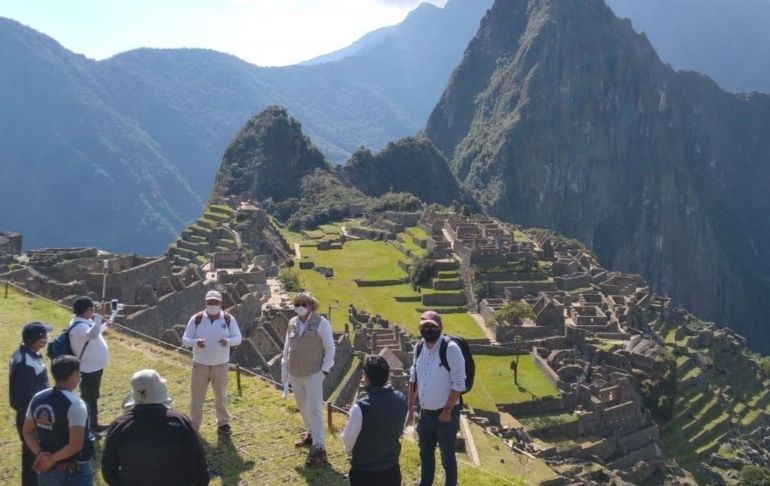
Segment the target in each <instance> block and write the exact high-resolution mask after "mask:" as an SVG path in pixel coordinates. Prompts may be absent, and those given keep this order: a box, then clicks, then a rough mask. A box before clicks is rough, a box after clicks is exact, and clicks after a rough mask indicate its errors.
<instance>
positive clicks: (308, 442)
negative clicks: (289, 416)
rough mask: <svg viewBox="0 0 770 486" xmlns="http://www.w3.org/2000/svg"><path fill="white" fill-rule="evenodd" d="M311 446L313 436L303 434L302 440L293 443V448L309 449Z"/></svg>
mask: <svg viewBox="0 0 770 486" xmlns="http://www.w3.org/2000/svg"><path fill="white" fill-rule="evenodd" d="M311 445H313V436H311V435H310V434H305V436H304V437H303V438H301V439H300V440H298V441H297V442H295V443H294V447H310V446H311Z"/></svg>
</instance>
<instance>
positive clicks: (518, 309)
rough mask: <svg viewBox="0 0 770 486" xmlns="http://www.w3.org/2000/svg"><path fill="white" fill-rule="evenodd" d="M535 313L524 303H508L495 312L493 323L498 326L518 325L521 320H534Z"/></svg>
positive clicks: (518, 301)
mask: <svg viewBox="0 0 770 486" xmlns="http://www.w3.org/2000/svg"><path fill="white" fill-rule="evenodd" d="M534 318H535V312H534V311H533V310H532V307H530V306H529V304H527V303H526V302H522V301H520V300H517V301H516V302H508V303H507V304H505V305H504V306H503V307H501V308H500V309H499V310H498V311H497V312H495V316H494V321H495V322H496V323H498V324H513V325H520V324H521V321H522V320H523V319H534Z"/></svg>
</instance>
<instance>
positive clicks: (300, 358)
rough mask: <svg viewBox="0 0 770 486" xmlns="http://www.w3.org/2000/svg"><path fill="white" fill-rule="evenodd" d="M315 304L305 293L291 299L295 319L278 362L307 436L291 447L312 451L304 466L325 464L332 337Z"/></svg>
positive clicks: (328, 325)
mask: <svg viewBox="0 0 770 486" xmlns="http://www.w3.org/2000/svg"><path fill="white" fill-rule="evenodd" d="M317 310H318V301H317V300H316V299H315V297H313V296H312V295H310V294H309V293H307V292H301V293H298V294H297V295H296V296H294V311H295V312H296V313H297V315H296V316H294V317H292V318H291V320H290V321H289V328H288V329H287V331H286V340H285V342H284V346H283V357H282V359H281V381H282V382H283V383H291V387H292V390H294V398H295V399H296V401H297V407H298V408H299V411H300V414H301V415H302V421H303V422H304V424H305V428H306V429H307V433H306V434H305V436H304V437H303V438H302V439H300V440H299V441H297V442H296V443H295V444H294V445H295V446H297V447H310V446H311V445H312V447H311V449H310V452H309V454H308V457H307V461H306V462H305V464H306V465H307V466H308V467H315V466H320V465H323V464H326V463H327V462H328V461H327V458H326V449H325V448H324V441H325V439H326V437H325V436H324V420H323V408H322V407H323V383H324V378H326V375H328V374H329V371H330V370H331V369H332V366H334V335H333V334H332V327H331V324H329V321H327V320H326V319H324V318H323V317H321V316H319V315H317V314H316V311H317Z"/></svg>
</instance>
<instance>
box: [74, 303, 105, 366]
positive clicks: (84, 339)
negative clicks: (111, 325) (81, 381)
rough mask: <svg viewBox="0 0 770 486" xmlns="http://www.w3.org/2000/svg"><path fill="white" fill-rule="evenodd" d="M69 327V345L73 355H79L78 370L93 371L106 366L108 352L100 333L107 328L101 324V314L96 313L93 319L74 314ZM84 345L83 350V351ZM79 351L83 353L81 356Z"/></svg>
mask: <svg viewBox="0 0 770 486" xmlns="http://www.w3.org/2000/svg"><path fill="white" fill-rule="evenodd" d="M73 326H74V327H73ZM69 327H70V347H71V348H72V352H73V353H75V356H78V357H80V371H81V372H83V373H93V372H95V371H99V370H103V369H104V368H106V367H107V363H109V361H110V352H109V348H108V347H107V341H105V340H104V336H103V335H102V333H103V332H104V331H106V330H107V325H106V324H102V316H101V315H100V314H96V316H95V317H94V320H93V321H91V320H89V319H86V318H85V317H78V316H74V317H73V318H72V320H71V321H70V324H69ZM86 343H88V346H86ZM84 346H85V351H83V347H84ZM81 353H82V354H83V356H82V357H81V356H80V354H81Z"/></svg>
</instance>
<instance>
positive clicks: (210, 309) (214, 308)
mask: <svg viewBox="0 0 770 486" xmlns="http://www.w3.org/2000/svg"><path fill="white" fill-rule="evenodd" d="M221 310H222V306H219V305H207V306H206V314H208V315H210V316H213V315H216V314H219V312H220V311H221Z"/></svg>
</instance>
